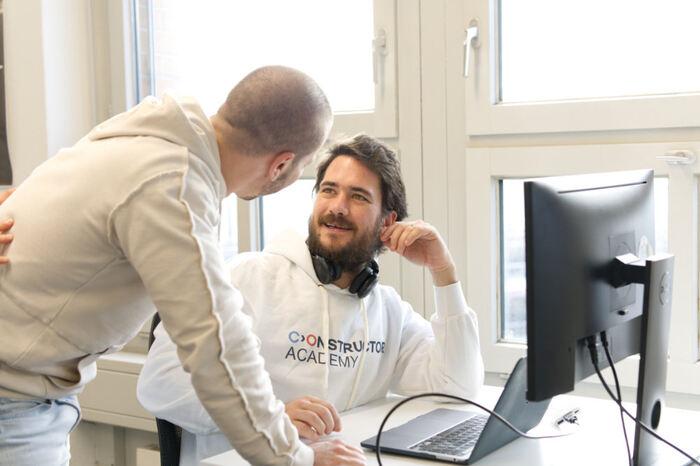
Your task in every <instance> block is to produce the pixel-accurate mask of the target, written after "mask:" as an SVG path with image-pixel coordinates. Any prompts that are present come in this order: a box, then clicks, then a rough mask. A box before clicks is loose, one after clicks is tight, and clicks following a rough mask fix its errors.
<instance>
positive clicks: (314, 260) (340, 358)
mask: <svg viewBox="0 0 700 466" xmlns="http://www.w3.org/2000/svg"><path fill="white" fill-rule="evenodd" d="M315 190H316V200H315V202H314V208H313V213H312V215H311V218H310V219H309V235H308V237H307V238H306V240H305V239H304V238H302V237H301V236H299V235H297V234H294V233H293V232H289V233H288V234H285V235H280V236H279V237H278V238H276V239H275V240H274V241H272V242H271V243H270V244H269V245H267V246H266V247H265V250H264V251H263V252H259V253H247V254H242V255H240V256H239V257H237V258H236V260H235V261H234V263H233V264H232V266H231V281H232V283H233V285H234V286H235V287H236V288H238V289H239V290H240V291H241V293H242V294H243V297H244V298H245V304H244V307H243V309H244V312H245V313H246V314H248V315H250V316H251V320H252V321H253V324H252V325H253V330H254V332H255V333H256V335H258V337H259V338H260V344H261V354H262V355H263V357H264V358H265V368H266V369H267V370H268V371H269V372H270V377H271V378H272V384H273V387H274V390H275V393H276V394H277V395H278V396H279V397H280V399H281V400H282V401H284V402H285V403H286V409H287V413H288V415H289V416H290V418H291V419H292V421H293V422H294V424H295V425H296V426H297V429H298V430H299V433H300V435H302V436H303V437H305V438H307V439H309V440H312V441H317V440H318V439H319V438H323V437H324V436H325V435H326V434H330V433H331V432H334V431H340V430H341V427H342V426H341V420H340V418H339V417H338V412H339V411H344V410H348V409H351V408H354V407H356V406H359V405H362V404H365V403H369V402H370V401H372V400H376V399H378V398H383V397H385V396H386V394H387V393H388V392H389V391H390V390H391V391H393V392H394V393H400V394H405V395H411V394H416V393H421V392H426V391H438V392H446V393H450V394H454V395H458V396H462V397H466V398H471V397H473V396H474V395H475V394H476V392H477V391H478V389H479V388H480V387H481V384H482V382H483V377H484V372H483V363H482V359H481V353H480V349H479V333H478V328H477V319H476V314H475V313H474V312H473V311H472V310H471V309H469V307H468V306H467V303H466V300H465V298H464V294H463V293H462V287H461V285H460V283H459V281H458V279H457V273H456V270H455V264H454V261H453V260H452V256H451V255H450V252H449V250H448V249H447V246H446V245H445V243H444V241H443V240H442V238H441V236H440V234H439V233H438V232H437V230H436V229H435V227H433V226H432V225H429V224H427V223H425V222H422V221H411V222H406V221H403V220H404V217H406V215H407V209H406V194H405V190H404V185H403V182H402V180H401V172H400V169H399V163H398V160H397V158H396V155H395V154H394V152H393V151H392V150H391V149H389V148H388V147H387V146H385V145H384V144H382V143H381V142H380V141H377V140H376V139H373V138H371V137H369V136H365V135H360V136H356V137H355V138H353V139H351V140H349V141H346V142H343V143H340V144H337V145H335V146H333V147H332V148H331V149H330V151H329V156H328V157H327V158H326V159H325V160H324V161H323V163H321V165H320V166H319V169H318V172H317V175H316V186H315ZM384 249H389V250H391V251H393V252H394V253H396V254H399V255H401V256H402V257H404V258H406V259H408V260H410V261H411V262H414V263H416V264H418V265H421V266H423V267H425V268H426V269H427V270H428V271H429V272H430V274H431V276H432V279H433V285H434V292H435V308H436V313H435V315H433V316H432V318H431V319H430V322H428V321H426V320H425V319H424V318H423V317H422V316H421V315H420V314H418V313H417V312H415V311H414V310H413V309H412V307H411V306H410V305H409V304H408V303H406V302H405V301H403V300H402V299H401V297H400V296H399V295H398V293H397V292H396V291H395V290H394V289H393V288H391V287H388V286H383V285H377V278H378V266H377V264H376V263H375V262H374V259H375V258H376V256H377V255H378V254H379V253H380V252H381V251H382V250H384ZM261 283H262V284H264V285H263V286H260V284H261ZM155 335H156V340H155V343H154V344H153V346H152V347H151V350H150V351H149V353H148V358H147V359H146V364H145V365H144V367H143V370H142V371H141V375H140V377H139V385H138V398H139V401H141V404H143V405H144V407H145V408H146V409H148V410H149V411H151V412H152V413H153V414H155V415H156V416H157V417H160V418H163V419H167V420H169V421H170V422H173V423H175V424H177V425H179V426H181V427H182V428H183V429H184V430H183V435H182V446H181V449H180V451H181V453H180V466H193V465H196V464H199V460H201V459H202V458H205V457H208V456H212V455H215V454H218V453H220V452H222V451H225V450H228V449H230V448H231V446H230V445H229V444H228V442H227V439H226V437H225V436H223V435H222V434H221V432H220V431H219V429H217V427H216V425H215V424H214V422H213V421H212V420H211V418H210V417H209V416H208V415H207V414H206V412H205V411H204V410H203V409H202V405H201V403H200V401H199V400H198V399H197V397H196V396H195V394H194V391H193V389H192V384H191V382H190V378H189V376H188V375H187V374H186V373H185V372H184V371H183V370H182V367H181V365H180V362H179V361H178V359H177V356H176V347H175V345H174V344H173V342H172V341H171V340H170V339H169V338H168V335H167V334H166V333H165V332H164V331H163V329H162V328H161V327H158V328H157V329H156V331H155Z"/></svg>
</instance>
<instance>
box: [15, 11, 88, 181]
mask: <svg viewBox="0 0 700 466" xmlns="http://www.w3.org/2000/svg"><path fill="white" fill-rule="evenodd" d="M89 7H90V0H5V1H4V5H3V9H4V12H5V44H4V45H5V86H6V99H7V102H6V106H7V133H8V146H9V150H10V160H11V162H12V170H13V175H14V185H17V184H19V183H20V182H21V181H22V180H24V179H25V178H26V177H27V176H28V175H29V174H30V173H31V171H32V170H33V169H34V168H35V167H36V166H37V165H39V164H40V163H42V162H43V161H45V160H46V159H47V158H49V157H50V156H52V155H53V154H55V153H56V151H58V149H60V148H61V147H66V146H70V145H72V144H73V143H74V142H76V141H77V140H78V139H79V138H80V137H81V136H83V135H84V134H85V133H87V132H88V131H89V130H90V128H91V127H92V126H93V125H94V123H95V121H94V120H95V118H94V114H95V110H94V98H93V94H94V91H93V87H92V86H93V84H92V83H94V77H93V76H94V71H93V67H92V60H91V59H90V57H91V44H92V40H91V34H90V23H89V12H90V8H89Z"/></svg>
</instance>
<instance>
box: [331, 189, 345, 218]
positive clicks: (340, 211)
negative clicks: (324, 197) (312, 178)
mask: <svg viewBox="0 0 700 466" xmlns="http://www.w3.org/2000/svg"><path fill="white" fill-rule="evenodd" d="M329 210H330V211H331V213H333V214H335V215H348V198H347V196H345V194H339V195H338V196H336V197H335V198H334V199H333V201H332V202H331V205H330V209H329Z"/></svg>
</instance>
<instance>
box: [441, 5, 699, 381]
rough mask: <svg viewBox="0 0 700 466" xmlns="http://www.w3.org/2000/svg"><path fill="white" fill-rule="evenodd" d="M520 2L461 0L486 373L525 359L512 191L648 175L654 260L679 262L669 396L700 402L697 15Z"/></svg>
mask: <svg viewBox="0 0 700 466" xmlns="http://www.w3.org/2000/svg"><path fill="white" fill-rule="evenodd" d="M521 3H522V2H517V1H514V0H477V1H475V2H465V4H464V13H463V14H464V17H463V18H462V20H463V21H462V24H463V25H470V24H471V25H476V27H477V28H478V32H479V34H478V41H475V42H472V43H470V44H468V45H469V46H471V47H473V49H472V50H470V52H473V53H472V54H471V56H472V60H471V63H469V64H468V66H469V68H468V69H469V73H468V76H467V77H466V78H464V79H463V81H462V83H461V86H463V89H462V90H463V91H464V95H465V100H464V101H463V104H464V105H465V106H464V111H465V125H466V127H465V131H464V134H465V136H466V146H467V147H466V159H465V165H466V167H465V168H466V183H465V184H466V193H465V196H466V203H467V206H466V211H467V213H468V218H469V219H470V222H468V224H467V227H466V229H467V273H468V284H467V290H468V299H469V302H470V305H471V306H472V307H473V308H474V309H475V310H476V311H477V313H478V314H479V325H480V330H481V336H482V339H481V342H482V346H483V353H484V359H485V363H486V368H487V370H489V371H496V372H508V371H510V370H511V368H512V367H513V364H514V362H515V359H516V358H517V357H519V356H522V355H523V354H524V348H525V347H524V345H523V342H524V339H525V338H524V337H525V333H524V328H525V327H524V318H523V316H524V293H525V280H524V267H523V262H522V261H523V256H524V253H523V250H522V244H523V235H524V233H523V232H524V225H523V223H522V215H523V214H522V210H523V207H522V192H521V191H519V190H520V189H521V187H520V186H521V183H520V181H517V180H522V179H524V178H532V177H538V176H553V175H570V174H579V173H596V172H606V171H617V170H634V169H649V168H651V169H653V170H654V171H655V176H656V180H655V199H656V220H657V232H656V241H657V244H656V251H657V252H659V251H664V250H667V251H669V252H670V253H672V254H674V255H675V262H674V293H673V314H672V317H671V336H670V347H669V353H670V360H669V366H668V381H667V389H668V390H669V391H678V392H685V393H694V394H700V388H699V387H698V386H697V384H694V385H693V384H692V383H691V382H689V380H690V379H692V378H693V377H694V378H697V377H700V364H699V363H698V361H699V359H700V358H699V356H698V353H699V352H698V349H699V346H700V341H699V338H698V334H699V333H700V326H699V325H698V321H699V318H698V314H699V312H700V310H699V308H698V287H699V282H700V277H699V275H698V268H699V266H700V254H699V252H698V238H699V234H698V231H699V230H698V187H697V177H698V175H700V168H699V167H698V164H697V163H696V162H695V155H697V154H700V139H698V132H697V130H698V127H700V113H698V112H696V111H694V109H696V108H698V104H700V84H698V83H700V79H699V78H700V64H699V63H700V62H698V60H696V59H695V58H694V57H696V56H698V52H699V51H700V50H698V49H700V40H698V36H697V35H698V34H699V33H698V32H697V31H696V30H695V29H696V28H695V29H694V28H688V27H684V26H683V25H684V24H685V21H688V19H687V18H688V17H697V15H698V13H700V11H698V4H697V2H692V1H684V0H672V1H669V2H663V3H658V2H655V3H654V2H641V3H640V2H629V1H627V0H620V1H617V2H613V3H610V2H604V3H603V2H600V1H598V0H594V1H593V2H584V1H571V2H566V5H563V4H562V3H561V2H556V1H550V0H536V1H534V2H527V5H521ZM552 18H556V21H554V20H552ZM651 24H653V25H654V28H650V25H651ZM582 28H583V29H582ZM583 30H585V31H586V33H585V34H583V33H582V31H583ZM652 30H653V31H654V32H655V34H653V35H654V36H657V34H658V36H657V39H658V40H656V41H655V40H654V39H652V38H651V36H652V34H649V32H650V31H652ZM462 37H466V36H462ZM670 70H672V72H669V71H670ZM675 73H678V75H677V76H672V74H675ZM455 92H456V91H455ZM448 93H449V89H448ZM477 219H478V221H476V220H477ZM626 364H629V365H630V367H629V369H630V370H629V373H628V374H627V375H626V376H625V377H626V380H625V378H624V377H623V380H622V383H623V384H626V385H634V384H635V383H636V380H635V379H634V376H632V374H634V375H636V367H634V361H630V362H626ZM690 374H692V377H690V376H689V375H690ZM696 380H697V379H696Z"/></svg>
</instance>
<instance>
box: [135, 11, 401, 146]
mask: <svg viewBox="0 0 700 466" xmlns="http://www.w3.org/2000/svg"><path fill="white" fill-rule="evenodd" d="M134 1H135V2H136V7H135V9H136V12H137V15H136V19H135V23H136V27H137V29H136V31H137V32H136V34H135V37H136V43H137V47H138V49H139V53H138V63H139V66H138V67H137V68H139V70H137V72H138V73H139V75H140V79H139V86H140V89H141V91H140V93H139V94H140V95H141V96H145V95H148V94H155V95H161V94H162V93H163V92H171V93H174V94H186V95H192V96H194V97H196V98H197V99H198V101H199V102H200V103H201V104H202V107H203V108H204V110H205V111H206V112H207V113H210V114H211V113H214V112H215V111H216V110H217V109H218V107H219V105H220V104H221V102H222V101H223V99H224V98H225V96H226V94H228V91H229V90H230V89H231V87H232V86H233V85H234V84H235V83H236V82H238V81H239V80H240V79H241V78H242V77H243V76H245V75H246V74H247V73H248V72H250V71H252V70H253V69H255V68H258V67H260V66H264V65H269V64H279V65H287V66H292V67H294V68H298V69H300V70H302V71H304V72H306V73H308V74H309V75H311V76H312V77H313V78H314V79H316V81H317V82H318V83H319V84H320V85H321V87H322V88H323V89H324V91H325V92H326V94H327V95H328V98H329V101H330V103H331V106H332V107H333V109H334V113H336V125H335V126H336V128H335V129H336V130H337V131H340V132H345V133H352V132H357V131H360V130H365V131H370V132H372V133H373V134H375V135H376V136H383V137H393V136H396V86H395V79H396V69H395V68H396V57H395V55H396V52H395V25H394V15H395V5H394V2H376V3H375V2H374V1H373V0H359V1H348V0H304V1H303V2H288V1H285V0H260V1H256V2H243V3H241V2H230V1H226V0H203V1H200V2H196V3H194V2H193V3H190V2H180V1H175V0H134ZM339 24H341V25H343V26H344V29H343V30H345V31H346V32H344V33H339V29H338V25H339ZM350 63H351V64H352V66H351V67H349V64H350ZM349 71H351V72H349Z"/></svg>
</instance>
